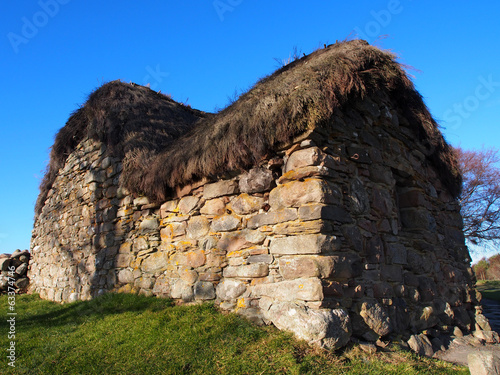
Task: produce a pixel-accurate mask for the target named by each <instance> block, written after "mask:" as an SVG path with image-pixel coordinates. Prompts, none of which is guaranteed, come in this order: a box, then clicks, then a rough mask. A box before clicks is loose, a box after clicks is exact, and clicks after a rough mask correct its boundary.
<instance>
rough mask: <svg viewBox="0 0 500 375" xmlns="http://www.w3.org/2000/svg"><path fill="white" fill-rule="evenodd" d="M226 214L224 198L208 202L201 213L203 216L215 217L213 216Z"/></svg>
mask: <svg viewBox="0 0 500 375" xmlns="http://www.w3.org/2000/svg"><path fill="white" fill-rule="evenodd" d="M225 212H226V204H225V203H224V199H222V198H215V199H210V200H208V201H206V202H205V204H204V205H203V207H202V208H201V210H200V213H201V214H203V215H213V216H220V215H224V213H225ZM235 212H236V211H235ZM236 213H238V212H236Z"/></svg>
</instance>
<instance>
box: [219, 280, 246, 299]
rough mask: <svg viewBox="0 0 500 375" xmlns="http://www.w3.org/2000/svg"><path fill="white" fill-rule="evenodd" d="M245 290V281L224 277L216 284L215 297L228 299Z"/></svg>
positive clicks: (234, 297)
mask: <svg viewBox="0 0 500 375" xmlns="http://www.w3.org/2000/svg"><path fill="white" fill-rule="evenodd" d="M246 290H247V287H246V285H245V283H243V282H241V281H239V280H234V279H225V280H224V281H222V282H221V283H219V284H218V285H217V297H218V298H219V299H221V300H222V301H230V300H234V299H236V298H238V297H239V296H241V295H242V294H243V293H245V291H246Z"/></svg>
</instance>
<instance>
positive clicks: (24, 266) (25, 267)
mask: <svg viewBox="0 0 500 375" xmlns="http://www.w3.org/2000/svg"><path fill="white" fill-rule="evenodd" d="M26 271H28V264H27V263H23V264H21V265H20V266H19V267H17V268H16V273H17V274H18V275H20V276H22V275H24V274H25V273H26Z"/></svg>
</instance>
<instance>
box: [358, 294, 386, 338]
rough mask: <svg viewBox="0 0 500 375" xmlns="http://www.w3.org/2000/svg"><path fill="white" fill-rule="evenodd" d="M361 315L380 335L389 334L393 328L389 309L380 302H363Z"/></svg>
mask: <svg viewBox="0 0 500 375" xmlns="http://www.w3.org/2000/svg"><path fill="white" fill-rule="evenodd" d="M359 315H360V316H361V317H362V318H363V320H364V322H365V323H366V325H367V326H368V327H369V328H370V329H371V330H372V331H374V332H375V333H376V334H377V335H379V336H385V335H388V334H389V333H391V332H392V330H393V328H392V321H391V319H390V316H389V314H388V312H387V310H386V309H385V307H383V306H382V305H381V304H379V303H378V302H374V301H370V302H362V303H361V308H360V312H359Z"/></svg>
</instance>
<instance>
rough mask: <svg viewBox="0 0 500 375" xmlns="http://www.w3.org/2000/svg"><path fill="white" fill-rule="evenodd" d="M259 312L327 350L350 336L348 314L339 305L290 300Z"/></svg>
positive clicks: (283, 328)
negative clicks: (315, 305) (329, 306)
mask: <svg viewBox="0 0 500 375" xmlns="http://www.w3.org/2000/svg"><path fill="white" fill-rule="evenodd" d="M263 314H264V317H265V318H266V319H267V320H269V321H271V322H272V323H273V324H274V325H275V326H276V327H277V328H278V329H281V330H286V331H290V332H293V333H294V334H295V336H297V337H298V338H299V339H302V340H306V341H308V342H309V343H311V344H315V345H319V346H321V347H324V348H326V349H329V350H336V349H338V348H341V347H343V346H344V345H346V344H347V343H348V342H349V339H350V337H351V323H350V319H349V314H348V313H347V312H346V311H344V310H341V309H335V310H330V309H320V310H316V309H311V308H308V307H307V306H302V305H298V304H296V303H293V302H278V303H275V304H272V305H271V307H270V308H269V310H265V311H263Z"/></svg>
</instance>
